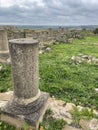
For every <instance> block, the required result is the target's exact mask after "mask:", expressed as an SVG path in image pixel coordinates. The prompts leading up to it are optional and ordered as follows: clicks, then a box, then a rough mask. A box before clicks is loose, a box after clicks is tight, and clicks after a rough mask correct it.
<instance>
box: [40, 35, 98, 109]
mask: <svg viewBox="0 0 98 130" xmlns="http://www.w3.org/2000/svg"><path fill="white" fill-rule="evenodd" d="M84 43H85V44H84ZM94 43H98V37H87V38H85V40H81V41H80V40H75V41H74V44H71V45H69V44H60V45H54V46H52V52H51V53H49V54H42V55H40V78H41V80H40V89H41V90H43V91H46V92H49V93H50V95H53V96H55V97H56V98H59V99H62V100H64V101H67V102H74V103H75V104H80V105H84V106H90V107H95V108H97V109H98V102H97V99H98V94H97V93H95V91H94V88H96V87H98V66H97V65H94V64H92V65H89V64H86V63H84V64H81V65H75V64H74V63H72V61H71V60H70V58H71V57H72V56H73V55H76V56H77V55H78V54H79V53H82V54H86V55H92V56H95V57H98V46H96V45H94Z"/></svg>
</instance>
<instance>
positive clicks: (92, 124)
mask: <svg viewBox="0 0 98 130" xmlns="http://www.w3.org/2000/svg"><path fill="white" fill-rule="evenodd" d="M79 124H80V126H81V127H82V129H83V130H98V120H97V119H95V118H93V119H92V120H90V121H87V120H84V119H81V120H80V122H79Z"/></svg>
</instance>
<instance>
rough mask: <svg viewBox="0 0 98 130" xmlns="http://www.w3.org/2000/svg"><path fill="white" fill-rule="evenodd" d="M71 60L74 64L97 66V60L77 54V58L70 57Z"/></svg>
mask: <svg viewBox="0 0 98 130" xmlns="http://www.w3.org/2000/svg"><path fill="white" fill-rule="evenodd" d="M71 60H72V61H73V62H74V63H75V64H81V63H88V64H96V65H98V58H96V57H93V56H91V55H84V54H78V55H77V56H72V57H71Z"/></svg>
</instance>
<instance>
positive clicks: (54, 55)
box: [0, 36, 98, 130]
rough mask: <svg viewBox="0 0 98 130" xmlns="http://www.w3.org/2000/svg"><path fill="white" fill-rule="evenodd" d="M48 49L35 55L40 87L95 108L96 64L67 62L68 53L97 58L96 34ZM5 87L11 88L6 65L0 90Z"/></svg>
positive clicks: (97, 102) (0, 74)
mask: <svg viewBox="0 0 98 130" xmlns="http://www.w3.org/2000/svg"><path fill="white" fill-rule="evenodd" d="M51 48H52V51H51V53H44V54H41V55H40V56H39V70H40V89H41V90H42V91H45V92H48V93H50V95H51V96H55V97H56V98H58V99H62V100H64V101H66V102H73V103H75V104H76V105H83V106H88V107H92V108H96V109H98V93H96V92H95V91H94V88H98V65H95V64H87V63H82V64H80V65H75V64H74V63H73V62H72V61H71V57H72V56H77V55H78V54H80V53H82V54H86V55H92V56H94V57H97V58H98V37H97V36H93V37H86V38H85V39H84V40H78V39H76V40H74V43H73V44H59V45H53V46H52V47H51ZM7 90H12V82H11V67H10V66H4V67H3V70H2V71H0V92H4V91H7ZM54 124H55V123H54ZM54 127H55V125H54ZM57 130H59V129H58V128H57Z"/></svg>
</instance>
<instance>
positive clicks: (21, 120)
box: [1, 92, 49, 130]
mask: <svg viewBox="0 0 98 130" xmlns="http://www.w3.org/2000/svg"><path fill="white" fill-rule="evenodd" d="M48 96H49V95H48V94H47V93H44V92H41V95H40V98H39V99H37V100H36V101H34V102H32V103H29V104H27V105H19V104H17V103H16V102H12V103H11V104H10V102H8V104H7V105H6V106H5V107H4V108H2V110H1V120H2V121H5V122H7V123H9V124H11V125H14V126H15V127H17V128H24V127H25V125H26V124H28V127H29V128H32V129H34V130H38V127H39V123H40V122H41V121H42V119H43V115H44V113H45V111H46V109H47V106H48V105H47V100H48Z"/></svg>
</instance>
